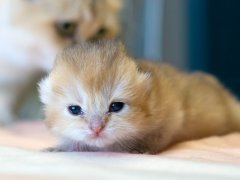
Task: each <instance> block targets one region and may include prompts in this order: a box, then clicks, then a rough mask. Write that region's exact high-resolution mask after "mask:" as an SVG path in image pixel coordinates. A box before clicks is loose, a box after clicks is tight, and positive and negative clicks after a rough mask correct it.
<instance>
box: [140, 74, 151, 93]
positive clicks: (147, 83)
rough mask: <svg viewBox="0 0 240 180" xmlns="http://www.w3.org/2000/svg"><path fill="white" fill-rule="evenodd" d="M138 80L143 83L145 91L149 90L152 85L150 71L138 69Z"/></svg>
mask: <svg viewBox="0 0 240 180" xmlns="http://www.w3.org/2000/svg"><path fill="white" fill-rule="evenodd" d="M138 81H139V82H140V83H141V84H143V86H144V87H145V89H146V91H149V90H150V89H151V87H152V78H151V73H150V72H140V71H138Z"/></svg>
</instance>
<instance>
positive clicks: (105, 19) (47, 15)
mask: <svg viewBox="0 0 240 180" xmlns="http://www.w3.org/2000/svg"><path fill="white" fill-rule="evenodd" d="M121 4H122V1H121V0H97V1H96V0H0V109H1V113H0V123H1V122H2V123H3V122H9V120H10V119H14V117H13V115H14V112H13V109H14V107H15V106H16V103H17V101H18V99H19V98H21V96H22V94H24V93H25V94H26V92H25V91H26V88H25V87H26V86H27V87H29V85H28V84H29V83H30V84H31V83H32V86H35V81H34V78H35V77H36V76H37V75H38V74H39V73H40V72H42V71H44V72H46V71H49V70H50V69H51V68H52V65H53V61H54V57H55V55H56V53H57V52H58V51H59V50H61V49H62V48H63V47H65V46H67V45H70V44H72V43H75V42H79V41H92V40H96V39H101V38H113V37H115V36H116V35H117V34H118V30H119V25H118V22H119V21H118V12H119V10H120V8H121Z"/></svg>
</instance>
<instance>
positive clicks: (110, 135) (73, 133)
mask: <svg viewBox="0 0 240 180" xmlns="http://www.w3.org/2000/svg"><path fill="white" fill-rule="evenodd" d="M73 82H74V81H73ZM48 88H51V85H50V83H49V81H48V79H45V80H43V81H42V82H41V83H40V94H41V98H42V101H43V102H44V103H45V104H47V107H50V106H55V107H56V108H57V109H58V110H57V112H55V111H54V112H51V113H58V114H59V116H60V118H61V121H56V123H55V124H54V125H53V127H52V130H53V131H54V132H55V133H56V134H58V135H60V136H61V137H65V138H67V139H71V140H73V141H77V142H83V143H84V144H86V145H89V146H93V147H99V148H105V147H107V146H110V145H112V144H115V143H119V144H121V143H122V144H124V143H123V142H124V141H126V140H134V138H135V137H136V136H137V134H138V131H137V128H136V127H135V126H134V125H133V124H131V123H130V122H129V121H127V120H126V118H127V117H128V113H131V112H130V111H131V109H130V107H129V106H128V104H125V106H124V108H123V109H122V110H121V111H120V112H118V113H112V114H111V117H110V118H109V121H108V122H107V124H106V126H105V128H104V130H103V131H102V132H101V134H100V136H99V137H95V136H94V134H93V132H92V131H91V130H90V128H89V121H90V119H91V117H92V116H94V115H98V116H100V117H103V116H104V115H105V114H106V113H107V112H108V108H109V105H110V103H111V101H110V100H111V99H114V97H110V99H108V98H109V97H106V96H104V95H103V94H101V93H100V92H99V93H98V94H95V95H92V94H89V93H88V92H87V91H86V90H84V88H83V86H82V85H81V84H80V83H79V82H78V83H77V82H75V83H73V84H72V85H69V86H65V88H64V89H62V90H63V92H64V95H62V96H61V97H57V98H56V97H54V96H56V95H54V94H53V92H52V91H51V90H50V91H49V89H48ZM50 99H54V100H56V99H57V101H54V102H51V101H49V100H50ZM56 103H57V104H56ZM69 105H79V106H81V107H82V109H83V111H84V115H83V117H82V116H73V115H71V114H70V113H69V112H68V109H67V107H68V106H69Z"/></svg>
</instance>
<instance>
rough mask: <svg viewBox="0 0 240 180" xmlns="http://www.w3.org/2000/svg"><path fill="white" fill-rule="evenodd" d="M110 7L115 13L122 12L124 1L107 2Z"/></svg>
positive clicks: (113, 0) (108, 0)
mask: <svg viewBox="0 0 240 180" xmlns="http://www.w3.org/2000/svg"><path fill="white" fill-rule="evenodd" d="M105 1H106V3H107V4H108V6H109V7H111V9H112V10H113V11H115V12H118V11H119V10H121V8H122V5H123V1H124V0H105Z"/></svg>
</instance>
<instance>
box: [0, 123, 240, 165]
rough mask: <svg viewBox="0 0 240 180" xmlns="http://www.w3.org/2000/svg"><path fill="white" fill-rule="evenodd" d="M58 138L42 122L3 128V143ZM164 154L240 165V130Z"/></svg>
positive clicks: (34, 144) (32, 145)
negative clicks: (239, 131)
mask: <svg viewBox="0 0 240 180" xmlns="http://www.w3.org/2000/svg"><path fill="white" fill-rule="evenodd" d="M55 143H56V139H55V138H54V137H53V136H52V135H51V134H50V132H49V131H48V130H47V129H46V127H45V126H44V124H43V123H42V122H23V123H18V124H16V125H15V126H13V127H11V128H8V129H2V130H0V146H11V147H18V148H23V149H29V150H40V149H43V148H46V147H50V146H53V145H54V144H55ZM160 155H161V156H164V157H170V158H180V159H189V160H200V161H215V162H228V163H235V164H240V133H233V134H229V135H225V136H222V137H218V136H214V137H208V138H205V139H201V140H195V141H188V142H184V143H180V144H177V145H175V146H173V147H171V148H170V149H168V150H167V151H165V152H162V153H161V154H160Z"/></svg>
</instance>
